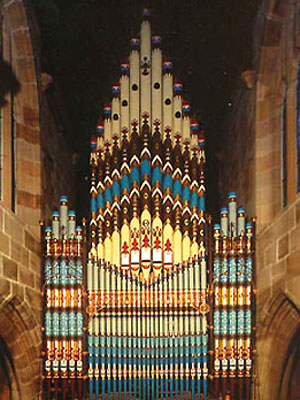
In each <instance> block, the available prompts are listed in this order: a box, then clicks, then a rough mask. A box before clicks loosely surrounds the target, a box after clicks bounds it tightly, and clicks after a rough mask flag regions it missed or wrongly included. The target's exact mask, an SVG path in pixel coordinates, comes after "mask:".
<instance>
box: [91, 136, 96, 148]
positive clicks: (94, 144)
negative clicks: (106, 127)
mask: <svg viewBox="0 0 300 400" xmlns="http://www.w3.org/2000/svg"><path fill="white" fill-rule="evenodd" d="M96 147H97V138H96V136H94V135H93V136H92V137H91V148H92V149H95V148H96Z"/></svg>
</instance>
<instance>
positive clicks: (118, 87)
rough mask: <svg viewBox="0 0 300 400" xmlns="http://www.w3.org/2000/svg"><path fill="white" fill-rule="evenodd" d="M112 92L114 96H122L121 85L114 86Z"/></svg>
mask: <svg viewBox="0 0 300 400" xmlns="http://www.w3.org/2000/svg"><path fill="white" fill-rule="evenodd" d="M111 92H112V94H113V95H118V94H120V86H119V85H114V86H113V87H112V88H111Z"/></svg>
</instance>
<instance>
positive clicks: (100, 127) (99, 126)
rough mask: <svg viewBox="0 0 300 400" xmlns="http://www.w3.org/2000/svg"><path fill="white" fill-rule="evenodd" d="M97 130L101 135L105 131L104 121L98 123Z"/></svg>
mask: <svg viewBox="0 0 300 400" xmlns="http://www.w3.org/2000/svg"><path fill="white" fill-rule="evenodd" d="M96 130H97V133H98V134H99V135H101V134H102V133H104V125H103V124H102V123H98V124H97V128H96Z"/></svg>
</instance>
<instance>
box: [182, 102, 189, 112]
mask: <svg viewBox="0 0 300 400" xmlns="http://www.w3.org/2000/svg"><path fill="white" fill-rule="evenodd" d="M190 111H191V106H190V105H189V103H184V104H183V105H182V112H184V113H189V112H190Z"/></svg>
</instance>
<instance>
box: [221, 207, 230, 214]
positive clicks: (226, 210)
mask: <svg viewBox="0 0 300 400" xmlns="http://www.w3.org/2000/svg"><path fill="white" fill-rule="evenodd" d="M220 212H221V214H228V208H226V207H223V208H221V211H220Z"/></svg>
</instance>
